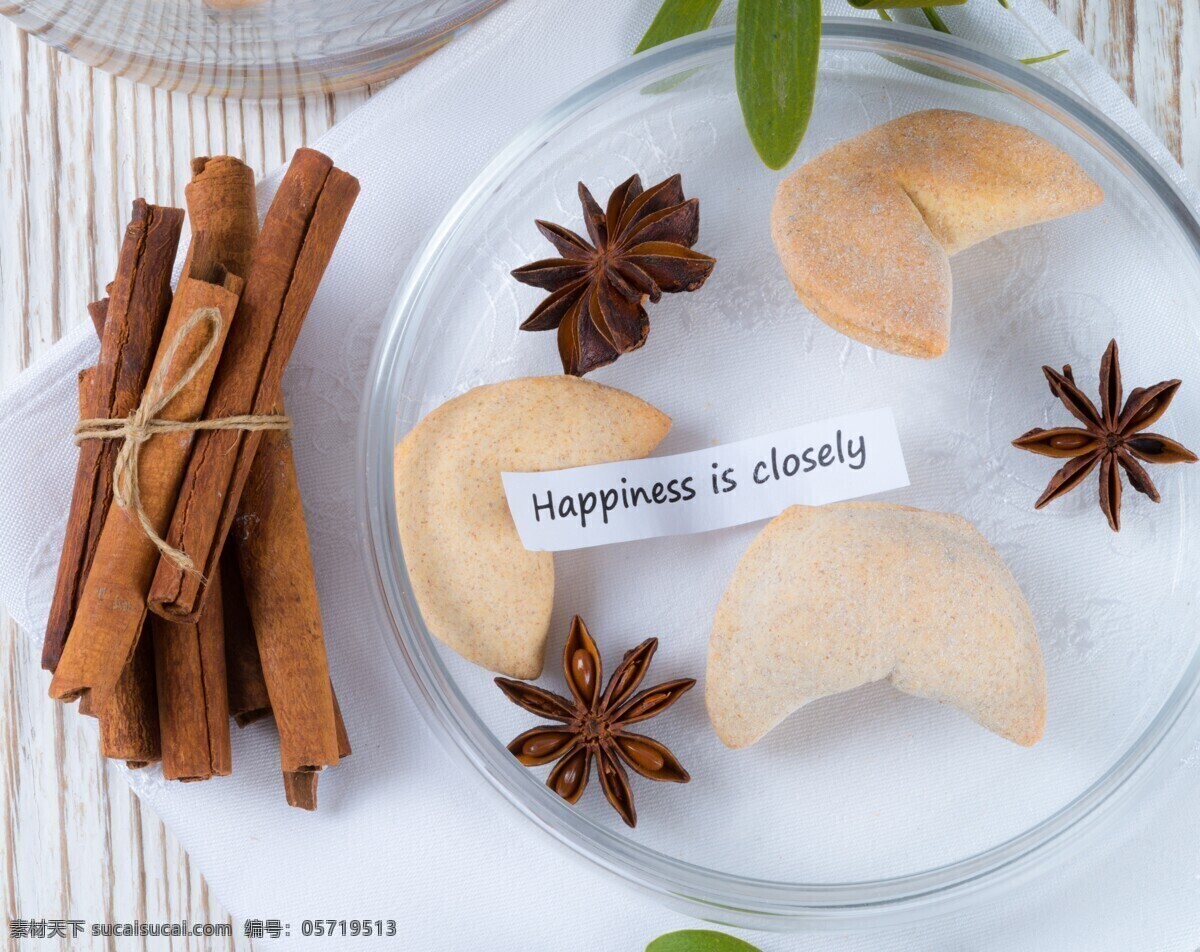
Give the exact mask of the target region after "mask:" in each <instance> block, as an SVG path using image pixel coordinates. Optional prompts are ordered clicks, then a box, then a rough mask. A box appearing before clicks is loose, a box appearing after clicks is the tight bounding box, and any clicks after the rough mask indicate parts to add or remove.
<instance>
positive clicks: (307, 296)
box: [42, 149, 358, 810]
mask: <svg viewBox="0 0 1200 952" xmlns="http://www.w3.org/2000/svg"><path fill="white" fill-rule="evenodd" d="M357 195H358V182H357V180H356V179H355V178H354V177H353V176H351V175H348V174H347V173H345V172H343V171H342V170H340V169H337V168H335V167H334V166H333V163H332V161H331V160H330V159H329V158H328V157H327V156H324V155H322V154H321V153H319V152H315V151H312V150H310V149H301V150H299V151H298V152H297V153H296V155H295V156H294V157H293V159H292V162H291V165H290V166H289V168H288V171H287V174H286V175H285V176H284V178H283V180H282V182H281V183H280V186H279V189H278V191H277V192H276V194H275V197H274V199H273V200H272V202H271V205H270V208H269V210H268V211H267V214H266V217H265V219H264V220H263V222H262V228H261V231H260V230H259V221H258V215H257V210H256V209H257V203H256V197H255V187H254V176H253V173H252V171H251V170H250V168H249V167H248V166H246V165H245V164H244V163H243V162H241V161H239V160H238V159H235V158H232V157H229V156H219V157H216V158H207V157H205V158H199V159H195V160H194V161H193V162H192V179H191V181H190V183H189V184H188V186H187V188H186V198H187V206H188V217H189V219H190V225H191V231H192V240H191V244H190V246H189V249H188V253H187V256H186V258H185V261H184V265H183V272H182V274H181V276H180V279H179V282H178V285H177V287H176V288H175V289H174V292H172V289H171V283H170V282H171V273H172V270H173V267H174V262H175V257H176V252H177V249H178V245H179V241H180V238H181V234H182V230H183V224H184V214H183V211H182V210H181V209H176V208H164V207H160V206H155V205H150V204H147V203H146V202H145V201H143V200H141V199H138V200H137V201H136V202H135V203H134V207H133V219H132V221H131V222H130V224H129V227H128V228H127V230H126V232H125V237H124V241H123V242H122V245H121V251H120V256H119V259H118V267H117V274H116V276H115V278H114V279H113V282H112V283H111V284H110V285H109V286H108V288H107V291H108V297H106V298H105V299H104V300H102V301H98V302H96V303H94V304H92V305H89V308H88V311H89V313H90V315H91V317H92V321H93V323H94V324H95V326H96V331H97V333H98V334H99V336H100V358H99V360H98V362H97V364H96V366H94V367H90V368H88V369H86V370H84V371H82V372H81V373H80V375H79V413H80V418H81V421H84V422H82V423H81V425H80V430H78V431H77V432H78V433H79V439H78V442H79V446H80V452H79V462H78V467H77V470H76V475H75V484H74V489H73V492H72V497H71V508H70V514H69V517H68V522H67V534H66V539H65V541H64V544H63V551H62V556H61V559H60V562H59V567H58V578H57V582H56V585H55V591H54V600H53V603H52V607H51V611H50V617H49V622H48V624H47V628H46V638H45V643H44V645H43V651H42V666H43V667H44V668H46V669H47V670H48V671H51V672H52V673H53V679H52V681H51V684H50V696H51V697H53V698H56V699H58V700H61V701H70V700H75V699H79V701H80V709H81V710H82V711H83V712H84V713H86V714H89V715H91V716H94V717H96V718H98V720H99V724H100V737H101V747H102V750H103V753H104V755H105V756H106V757H112V758H116V759H120V760H124V761H125V762H126V763H127V764H128V765H129V766H130V767H143V766H146V765H148V764H151V763H155V762H158V761H161V763H162V770H163V774H164V776H166V777H167V778H168V779H173V780H184V781H189V780H206V779H208V778H210V777H214V776H225V775H228V774H229V773H230V772H231V771H232V757H231V751H230V729H229V720H230V718H231V717H232V718H233V719H234V721H235V722H236V723H237V724H238V725H239V726H245V725H246V724H248V723H250V722H252V721H255V720H259V719H261V718H264V717H268V716H271V717H273V718H274V720H275V724H276V726H277V728H278V731H279V747H280V765H281V770H282V773H283V781H284V791H285V794H286V796H287V800H288V802H289V803H290V804H292V805H293V806H298V807H302V808H305V809H310V810H311V809H315V808H316V798H317V777H318V775H319V772H320V771H321V770H322V769H323V768H325V767H327V766H332V765H334V764H336V763H337V762H338V761H339V759H340V758H342V757H345V756H347V755H349V753H350V742H349V738H348V736H347V734H346V728H345V724H344V723H343V722H342V716H341V711H340V710H339V708H338V704H337V699H336V697H335V696H334V692H333V685H332V682H331V681H330V677H329V666H328V662H327V660H326V654H325V640H324V633H323V629H322V624H321V614H320V606H319V604H318V601H317V590H316V583H315V579H314V575H313V564H312V556H311V552H310V549H309V540H308V530H307V527H306V525H305V520H304V511H303V508H302V505H301V499H300V491H299V484H298V482H297V479H296V469H295V463H294V460H293V457H292V447H291V440H290V433H289V432H288V430H287V426H288V425H289V424H288V421H287V418H286V414H285V411H284V406H283V397H282V391H281V382H282V379H283V372H284V369H285V367H286V365H287V361H288V358H289V356H290V354H291V351H292V348H293V346H294V345H295V343H296V339H297V337H298V335H299V333H300V328H301V325H302V323H303V321H304V318H305V316H306V314H307V312H308V308H309V305H310V304H311V303H312V300H313V297H314V296H315V294H316V291H317V287H318V285H319V283H320V281H321V277H322V275H323V274H324V272H325V268H326V266H327V265H328V263H329V260H330V258H331V256H332V254H333V249H334V246H335V244H336V243H337V240H338V237H339V235H340V234H341V231H342V227H343V226H344V224H345V222H346V219H347V217H348V216H349V214H350V209H351V207H352V206H353V204H354V201H355V198H356V197H357ZM112 421H125V422H124V423H115V424H114V423H113V422H112ZM147 421H149V422H147ZM106 424H107V425H106ZM155 426H157V427H158V428H159V429H152V427H155ZM227 541H228V543H229V544H228V545H227V544H226V542H227Z"/></svg>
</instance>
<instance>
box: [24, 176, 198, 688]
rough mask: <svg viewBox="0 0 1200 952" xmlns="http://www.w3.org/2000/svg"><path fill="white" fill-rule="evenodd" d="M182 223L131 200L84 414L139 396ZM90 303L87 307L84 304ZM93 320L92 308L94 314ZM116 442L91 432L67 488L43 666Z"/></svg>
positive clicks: (97, 517)
mask: <svg viewBox="0 0 1200 952" xmlns="http://www.w3.org/2000/svg"><path fill="white" fill-rule="evenodd" d="M182 228H183V211H182V210H181V209H178V208H163V207H161V206H158V205H149V204H147V203H146V202H145V201H143V200H142V199H140V198H139V199H138V200H137V201H135V202H134V203H133V218H132V220H131V221H130V223H129V226H128V227H127V228H126V229H125V237H124V240H123V241H122V243H121V251H120V256H119V258H118V262H117V274H116V278H115V279H114V280H113V283H112V284H111V285H110V290H109V300H108V304H107V306H106V308H105V310H106V312H107V320H106V322H105V325H104V327H105V329H104V332H103V333H102V334H101V342H100V358H99V361H98V363H97V365H96V370H95V373H94V374H93V376H92V383H91V388H90V393H89V395H88V399H87V401H86V406H84V407H82V408H81V409H82V411H83V416H84V417H90V418H110V419H111V418H119V417H123V416H126V415H128V414H129V413H130V412H131V411H132V410H133V409H134V408H135V407H136V406H137V404H138V401H139V399H140V398H141V395H142V390H143V389H144V388H145V386H146V380H147V378H148V377H149V374H150V365H151V363H152V361H153V359H154V355H155V353H156V351H157V349H158V345H159V338H160V337H161V335H162V329H163V325H164V323H165V322H166V320H167V314H168V312H169V309H170V306H171V267H172V264H173V263H174V260H175V251H176V249H177V247H178V245H179V235H180V231H181V230H182ZM89 311H91V308H89ZM93 320H95V316H94V315H93ZM118 451H119V446H118V445H117V444H116V443H115V442H114V441H109V440H105V441H99V440H93V441H89V442H87V443H85V444H84V445H83V446H81V447H80V451H79V462H78V464H77V466H76V470H75V485H74V487H73V489H72V491H71V508H70V512H69V515H68V517H67V533H66V538H65V540H64V542H63V549H62V554H61V556H60V557H59V563H58V577H57V579H56V581H55V585H54V598H53V601H52V602H51V605H50V616H49V619H48V621H47V624H46V637H45V641H44V643H43V645H42V667H43V668H45V669H46V670H48V671H54V670H55V668H56V667H57V666H58V660H59V658H60V657H61V656H62V652H63V645H64V644H65V643H66V639H67V635H68V633H69V632H70V630H71V626H72V624H73V622H74V620H75V613H76V611H77V608H78V604H79V598H80V595H81V593H82V591H83V586H84V581H85V579H86V578H87V574H88V569H89V568H90V566H91V564H92V561H93V558H94V556H95V551H96V545H97V544H98V542H99V538H100V531H101V529H102V528H103V526H104V521H105V519H106V517H107V516H108V509H109V504H110V503H111V501H112V473H113V464H114V462H115V461H116V458H117V453H118Z"/></svg>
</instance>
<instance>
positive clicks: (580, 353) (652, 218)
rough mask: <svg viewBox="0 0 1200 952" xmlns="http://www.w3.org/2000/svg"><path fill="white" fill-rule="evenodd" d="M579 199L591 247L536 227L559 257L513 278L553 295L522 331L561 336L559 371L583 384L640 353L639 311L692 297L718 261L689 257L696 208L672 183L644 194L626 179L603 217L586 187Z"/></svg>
mask: <svg viewBox="0 0 1200 952" xmlns="http://www.w3.org/2000/svg"><path fill="white" fill-rule="evenodd" d="M578 193H579V201H580V204H581V205H582V206H583V219H584V227H585V230H586V232H587V235H588V238H587V239H584V238H583V237H582V236H580V235H578V234H576V233H575V232H573V231H570V230H569V229H567V228H564V227H562V226H561V225H555V224H554V223H552V222H548V221H542V220H540V219H539V220H538V221H537V223H536V224H537V228H538V230H539V231H540V232H541V233H542V235H543V236H544V237H545V238H546V239H547V240H548V241H549V242H550V243H551V244H552V245H554V247H555V250H557V251H558V253H559V254H560V255H561V256H562V257H561V258H546V259H542V260H540V261H535V262H533V263H531V264H527V265H524V266H523V267H520V268H516V269H514V270H513V271H512V272H511V273H512V276H513V277H514V278H516V280H518V281H520V282H522V283H523V284H530V285H533V286H534V287H539V288H542V289H543V290H546V291H549V292H550V296H549V297H548V298H546V299H545V300H544V301H542V303H541V304H539V305H538V307H537V308H536V309H535V310H534V312H533V313H532V314H531V315H530V316H529V317H528V318H526V320H525V321H524V322H523V323H522V324H521V329H522V330H529V331H544V330H554V329H555V328H557V329H558V350H559V356H560V357H561V358H562V365H563V372H564V373H568V374H574V375H575V376H580V377H581V376H583V375H584V374H586V373H589V372H590V371H592V370H595V369H597V368H598V367H603V366H605V365H607V364H611V363H612V362H613V361H615V360H616V359H617V358H618V357H620V356H621V355H622V354H627V353H629V352H630V351H633V350H637V349H638V348H639V347H641V346H642V345H643V344H645V342H646V336H647V334H648V333H649V321H648V319H647V316H646V310H645V307H644V306H643V305H644V304H645V302H646V301H650V302H651V303H657V302H658V301H659V300H661V299H662V296H663V294H664V293H675V292H682V291H695V290H696V289H697V288H699V287H700V286H701V285H702V284H704V282H705V281H706V280H707V279H708V276H709V275H710V274H711V273H712V269H713V265H714V264H715V263H716V262H715V260H714V259H713V258H710V257H708V256H707V255H703V254H700V253H699V252H698V251H693V250H692V245H694V244H695V243H696V239H697V237H698V235H699V228H700V203H699V200H698V199H695V198H692V199H686V200H685V199H684V196H683V188H682V185H681V184H680V177H679V175H678V174H676V175H673V176H672V177H671V178H669V179H666V180H665V181H663V182H660V183H659V184H658V185H655V186H654V187H652V188H649V189H643V188H642V181H641V178H640V177H638V176H637V175H633V176H630V177H629V178H628V179H626V180H625V181H624V182H622V183H621V184H620V185H618V186H617V187H616V188H614V189H613V190H612V193H611V194H610V195H609V199H608V204H607V206H606V207H605V208H601V207H600V204H599V202H597V201H596V199H595V197H594V196H593V195H592V193H591V192H590V191H589V190H588V188H587V186H586V185H584V184H583V183H582V182H580V183H579V188H578ZM576 295H578V296H576Z"/></svg>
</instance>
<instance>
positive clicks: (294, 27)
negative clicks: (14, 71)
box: [0, 0, 501, 99]
mask: <svg viewBox="0 0 1200 952" xmlns="http://www.w3.org/2000/svg"><path fill="white" fill-rule="evenodd" d="M500 2H501V0H336V2H335V3H329V2H328V0H71V2H70V3H63V2H62V0H15V2H14V3H8V4H6V5H4V6H3V7H0V12H3V13H6V14H7V15H8V16H10V17H12V18H13V20H15V21H16V23H17V25H18V26H20V27H22V28H23V29H25V30H28V31H29V32H30V33H32V34H33V35H34V36H38V37H40V38H41V39H43V40H45V41H46V42H47V43H49V44H50V45H51V46H53V47H55V48H56V49H59V50H62V51H63V52H64V53H68V54H70V55H72V56H74V57H77V58H78V59H81V60H83V62H85V63H87V64H88V65H89V66H96V67H99V68H100V69H103V70H106V71H108V72H110V73H115V74H117V75H118V76H127V77H129V78H130V79H132V80H134V81H135V82H141V83H149V84H150V85H152V86H163V87H165V88H167V89H170V90H178V91H180V92H184V93H197V94H200V95H208V94H213V95H218V96H232V97H237V98H245V99H274V98H279V97H292V96H300V95H306V94H313V93H326V92H336V91H338V90H341V89H350V88H353V87H356V86H363V85H366V84H367V83H374V82H379V81H381V80H384V79H387V78H389V77H391V76H395V75H396V74H397V73H399V72H401V71H402V70H404V69H406V68H407V67H409V66H411V65H413V64H414V63H415V62H416V61H417V60H419V59H421V58H422V57H423V56H426V55H428V54H429V53H431V52H433V51H434V50H435V49H437V48H438V47H439V46H441V45H442V44H443V43H445V42H446V41H447V40H448V39H449V38H450V36H451V34H452V33H453V32H454V31H455V30H457V29H458V28H459V27H461V26H462V25H464V24H466V23H469V22H470V21H471V20H473V19H475V18H476V17H478V16H480V15H481V14H483V13H484V12H486V11H487V10H490V9H491V8H492V7H494V6H496V5H497V4H498V3H500Z"/></svg>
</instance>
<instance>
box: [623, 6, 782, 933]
mask: <svg viewBox="0 0 1200 952" xmlns="http://www.w3.org/2000/svg"><path fill="white" fill-rule="evenodd" d="M742 2H745V0H742ZM646 952H759V949H757V948H756V947H755V946H752V945H751V944H750V943H749V942H743V941H742V940H741V939H735V938H734V937H733V936H731V935H726V934H725V933H724V932H711V931H709V930H707V929H684V930H683V931H682V932H668V933H667V934H666V935H660V936H659V937H658V938H657V939H655V940H654V941H653V942H651V943H650V944H649V945H648V946H646Z"/></svg>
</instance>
